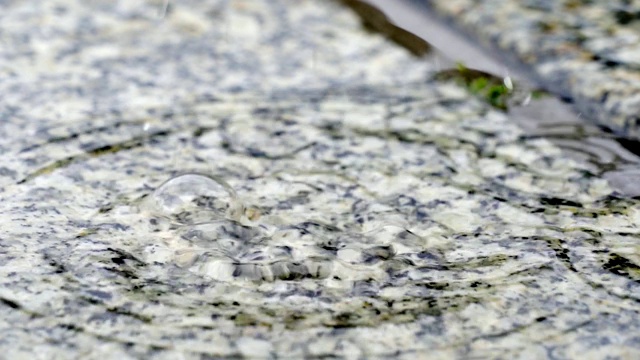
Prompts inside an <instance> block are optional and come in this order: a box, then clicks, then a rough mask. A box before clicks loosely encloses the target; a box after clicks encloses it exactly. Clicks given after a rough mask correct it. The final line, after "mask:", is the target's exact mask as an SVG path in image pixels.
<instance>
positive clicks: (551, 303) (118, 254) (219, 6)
mask: <svg viewBox="0 0 640 360" xmlns="http://www.w3.org/2000/svg"><path fill="white" fill-rule="evenodd" d="M285 5H286V6H285ZM6 6H7V9H8V10H7V11H5V13H3V15H2V16H5V17H7V18H9V19H11V20H15V21H14V22H9V23H8V22H7V21H5V20H4V19H3V21H0V24H2V25H0V27H1V28H4V29H9V27H11V29H12V32H10V34H20V33H22V34H24V37H19V36H15V35H14V36H9V35H7V34H9V33H7V32H3V33H2V34H3V36H5V38H4V41H9V42H11V44H13V46H11V47H3V51H5V52H6V53H7V54H5V56H3V57H2V59H6V60H2V61H4V62H3V63H0V69H2V70H1V71H4V72H5V74H8V75H7V77H6V78H4V79H3V80H2V81H0V89H1V90H0V92H2V93H3V94H7V96H6V97H3V99H2V100H0V101H2V102H3V105H4V106H3V108H4V109H6V110H5V113H3V115H2V116H3V120H4V121H5V122H4V125H3V126H2V127H0V131H2V132H3V134H2V137H1V140H0V141H1V142H0V146H1V147H2V149H3V152H4V154H5V156H3V157H2V159H0V169H4V170H3V171H2V172H0V174H1V175H0V176H1V177H0V184H1V186H2V191H1V192H0V200H1V201H0V219H2V220H1V221H2V226H1V227H0V245H1V248H0V251H1V252H2V256H1V257H0V271H1V272H2V277H1V279H2V280H1V283H0V314H1V316H0V319H2V320H0V335H1V336H0V347H1V348H2V349H3V350H4V353H5V354H8V355H7V356H8V357H11V358H18V357H19V356H23V357H28V356H29V354H31V353H32V352H34V351H35V352H37V353H38V354H42V356H43V357H47V358H56V357H57V358H64V357H68V356H69V355H72V356H77V357H82V358H96V359H97V358H100V359H103V358H119V359H126V358H140V357H151V356H153V357H154V358H160V359H162V358H166V359H172V358H176V357H177V356H179V355H182V356H184V358H188V359H189V358H193V359H198V358H210V357H224V358H228V357H233V356H241V357H254V358H271V357H282V358H291V357H302V356H317V357H320V356H329V355H335V356H340V357H345V358H354V359H357V358H371V357H385V356H387V357H388V356H392V355H395V356H404V357H406V358H415V356H416V355H417V354H426V353H427V352H428V353H429V354H430V355H431V356H433V357H442V358H452V357H494V358H500V357H503V358H513V357H514V356H534V357H552V356H553V357H556V358H576V357H578V356H591V357H594V358H598V357H602V356H604V355H614V356H619V357H622V358H625V357H630V356H631V354H634V353H636V352H637V351H638V350H639V349H638V348H640V339H639V338H638V337H637V336H636V335H635V334H637V333H638V332H639V331H640V325H639V324H640V321H639V320H640V304H639V302H640V295H639V294H640V252H639V247H638V244H639V238H640V229H639V227H638V225H639V224H640V203H639V202H638V200H634V199H632V198H628V197H624V196H622V195H621V194H620V193H619V192H616V191H613V190H612V189H611V188H610V187H609V185H608V184H607V182H606V180H604V179H602V178H600V177H599V176H598V174H597V173H595V172H594V171H593V168H592V164H590V163H587V162H580V161H576V160H573V159H571V158H570V157H568V156H567V155H566V154H565V153H563V152H562V151H561V150H560V149H559V148H558V147H557V146H555V145H553V144H552V143H551V142H550V141H548V140H546V139H545V138H543V137H537V136H526V133H525V132H524V131H523V129H522V127H521V126H520V125H519V124H518V123H517V121H515V120H514V119H512V115H511V114H510V113H504V112H502V111H499V110H497V109H494V108H492V107H491V106H489V105H487V104H486V103H484V102H482V101H481V100H480V99H479V98H478V97H477V96H474V95H473V94H471V93H470V92H468V91H467V90H466V89H465V88H463V87H460V86H458V85H456V84H455V83H454V82H449V81H440V80H435V79H433V77H432V76H430V75H431V74H433V73H434V72H435V69H432V68H430V65H429V63H428V62H424V61H422V60H420V59H416V58H414V57H412V56H411V55H410V54H409V53H408V52H406V51H404V50H403V49H401V48H397V47H395V46H394V45H393V44H392V43H390V42H387V41H386V40H385V39H383V38H382V37H379V36H376V35H372V34H368V33H366V32H364V31H363V30H362V29H361V27H360V25H359V21H358V19H357V18H356V17H355V16H353V14H352V13H350V12H349V11H348V10H347V9H345V8H342V7H340V6H339V5H337V4H334V3H330V2H311V1H300V2H296V3H295V4H293V3H291V2H286V1H282V2H280V1H274V2H262V1H255V2H254V1H242V2H233V3H226V2H216V1H190V2H183V3H180V4H172V6H171V7H170V8H169V11H168V12H167V14H166V16H165V17H164V19H163V20H162V21H160V20H157V19H156V17H157V12H158V9H159V8H160V7H161V3H160V2H157V3H152V2H149V3H145V2H135V3H134V2H116V3H113V2H106V1H105V2H92V4H91V6H89V5H87V4H84V3H83V2H73V1H52V2H47V5H46V6H45V7H43V6H42V4H40V3H36V2H12V1H9V2H6ZM49 6H50V7H49ZM7 13H9V14H11V16H7ZM204 14H206V15H204ZM216 16H217V17H216ZM58 17H66V18H65V19H66V21H58V20H59V19H58ZM17 19H20V22H18V21H17ZM221 23H222V24H226V25H224V26H220V25H219V24H221ZM240 23H241V24H242V26H239V25H238V24H240ZM35 24H39V25H40V26H41V29H42V30H41V31H39V32H35V31H33V30H32V29H33V27H34V26H35ZM43 24H47V26H48V27H42V26H43ZM282 24H288V25H287V26H284V28H282V29H281V27H280V26H282ZM276 25H277V26H276ZM88 29H91V31H87V30H88ZM252 29H254V30H255V31H253V30H252ZM256 29H260V31H258V30H256ZM296 29H304V31H302V30H299V31H295V30H296ZM328 33H331V35H327V34H328ZM44 38H46V39H47V42H46V43H47V44H49V45H47V46H49V48H48V50H47V51H41V52H38V51H39V50H38V49H40V48H39V46H45V45H42V44H41V43H40V42H42V41H44V40H42V39H44ZM38 44H40V45H38ZM214 44H215V45H214ZM218 45H219V46H218ZM314 47H315V49H316V50H315V51H316V53H315V55H314V54H313V53H308V52H306V53H305V51H307V50H308V49H310V48H314ZM273 56H275V58H272V57H273ZM314 59H315V60H314ZM91 79H93V80H91ZM428 79H431V80H428ZM74 84H75V85H74Z"/></svg>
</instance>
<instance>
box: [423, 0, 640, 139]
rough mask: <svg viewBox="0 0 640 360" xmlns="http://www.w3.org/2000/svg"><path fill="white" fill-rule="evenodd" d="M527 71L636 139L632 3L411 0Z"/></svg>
mask: <svg viewBox="0 0 640 360" xmlns="http://www.w3.org/2000/svg"><path fill="white" fill-rule="evenodd" d="M413 1H414V2H416V3H419V4H422V5H427V6H429V7H431V8H432V9H434V10H435V11H436V12H437V13H439V14H441V15H443V16H445V17H447V18H449V19H450V20H451V21H452V22H454V23H456V24H457V25H459V27H461V28H462V29H464V30H466V31H467V32H469V33H472V34H473V37H475V38H478V39H480V40H482V41H483V42H484V43H485V44H491V45H494V46H496V47H497V48H499V49H502V50H504V51H505V52H507V53H509V54H512V55H515V57H516V58H517V59H518V60H519V61H522V62H524V63H526V64H527V65H530V66H531V68H532V69H533V72H534V73H535V74H536V75H537V76H538V77H539V78H540V79H541V80H542V82H543V83H544V84H546V85H547V86H548V87H549V89H551V90H552V91H554V92H556V93H558V94H562V95H563V96H565V97H567V98H569V99H571V100H572V101H573V102H574V103H575V105H576V107H577V109H578V111H580V112H582V113H583V114H584V115H585V117H587V118H590V119H592V120H596V121H598V122H599V123H601V124H603V125H605V126H608V127H610V128H612V129H614V130H615V131H620V132H622V133H624V134H626V135H628V136H633V137H635V138H638V137H640V2H639V1H637V0H596V1H579V0H522V1H518V0H489V1H474V0H433V1H431V0H429V1H425V0H413Z"/></svg>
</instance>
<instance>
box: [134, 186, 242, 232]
mask: <svg viewBox="0 0 640 360" xmlns="http://www.w3.org/2000/svg"><path fill="white" fill-rule="evenodd" d="M141 205H142V208H143V209H145V210H147V211H149V212H150V213H152V214H154V215H157V216H163V217H166V218H169V219H171V220H172V221H175V222H177V223H181V224H196V223H201V222H208V221H211V220H216V219H224V218H229V219H234V220H239V219H240V217H241V215H242V213H243V212H244V208H243V206H242V204H241V203H240V201H239V200H238V199H237V196H236V194H235V191H234V190H233V189H232V188H231V186H229V184H227V183H226V182H225V181H224V180H222V179H220V178H217V177H213V176H206V175H201V174H185V175H180V176H177V177H174V178H172V179H170V180H168V181H166V182H165V183H163V184H162V185H160V186H159V187H158V188H157V189H156V190H155V191H154V192H153V193H152V194H151V195H149V196H148V197H147V198H145V199H144V201H143V202H142V204H141Z"/></svg>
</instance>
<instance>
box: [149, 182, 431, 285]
mask: <svg viewBox="0 0 640 360" xmlns="http://www.w3.org/2000/svg"><path fill="white" fill-rule="evenodd" d="M141 205H142V208H143V209H144V210H145V211H147V212H148V213H149V214H150V215H151V216H153V219H154V221H153V223H154V224H156V225H157V226H160V225H158V224H160V223H162V224H165V225H167V226H166V229H165V230H166V231H168V232H169V233H170V234H172V236H173V237H174V238H176V239H177V243H178V245H175V244H174V245H173V246H172V249H173V251H174V255H173V261H174V262H175V264H177V265H178V266H180V267H182V268H186V269H188V270H190V271H192V272H194V273H196V274H199V275H202V276H206V277H209V278H212V279H215V280H219V281H234V280H249V281H257V282H264V281H267V282H272V281H276V280H300V279H326V278H329V277H331V278H333V279H338V280H365V279H372V278H378V279H379V278H380V277H385V276H387V274H389V272H391V271H393V268H394V266H395V267H397V265H398V264H397V262H398V261H400V262H402V261H405V262H406V259H405V260H402V259H398V257H397V256H396V255H397V254H396V248H395V247H397V246H409V247H415V246H416V245H418V244H417V243H422V242H423V239H422V238H420V237H419V236H417V235H415V234H413V233H411V232H409V231H408V230H406V229H404V228H403V227H400V226H394V225H388V226H383V227H381V228H378V229H376V230H372V231H369V232H365V233H362V232H353V231H345V230H343V229H340V228H338V227H337V226H335V225H332V224H326V223H322V222H318V221H313V220H308V221H303V222H294V223H291V224H284V225H283V224H277V225H276V224H270V223H269V221H268V220H267V219H268V217H265V216H263V217H259V216H251V213H252V211H251V210H252V209H251V208H249V209H247V208H246V207H245V206H244V204H243V203H242V201H240V199H239V198H238V196H237V195H236V192H235V191H234V189H233V188H232V187H231V186H230V185H229V184H227V183H226V182H225V181H224V180H223V179H221V178H218V177H214V176H207V175H202V174H195V173H192V174H184V175H180V176H177V177H174V178H172V179H170V180H168V181H166V182H164V183H163V184H162V185H160V186H159V187H158V188H157V189H156V190H155V191H154V192H153V193H152V194H150V195H149V196H147V197H146V198H145V199H144V200H143V201H142V204H141ZM256 218H257V219H256Z"/></svg>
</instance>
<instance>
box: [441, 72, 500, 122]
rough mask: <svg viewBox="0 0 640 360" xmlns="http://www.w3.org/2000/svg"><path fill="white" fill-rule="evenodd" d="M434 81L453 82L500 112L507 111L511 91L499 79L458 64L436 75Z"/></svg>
mask: <svg viewBox="0 0 640 360" xmlns="http://www.w3.org/2000/svg"><path fill="white" fill-rule="evenodd" d="M435 79H436V80H448V81H455V82H456V83H458V84H460V85H461V86H464V87H465V88H467V89H468V90H469V92H471V93H472V94H474V95H476V96H478V97H479V98H480V99H482V100H483V101H485V102H486V103H488V104H489V105H491V106H493V107H495V108H497V109H500V110H507V105H508V104H507V101H508V99H509V96H510V95H511V93H512V89H509V88H507V86H506V85H505V84H504V79H502V78H500V77H497V76H495V75H491V74H489V73H486V72H483V71H479V70H473V69H469V68H468V67H466V66H465V65H464V64H461V63H458V66H457V68H456V69H449V70H444V71H441V72H439V73H437V74H436V75H435Z"/></svg>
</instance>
